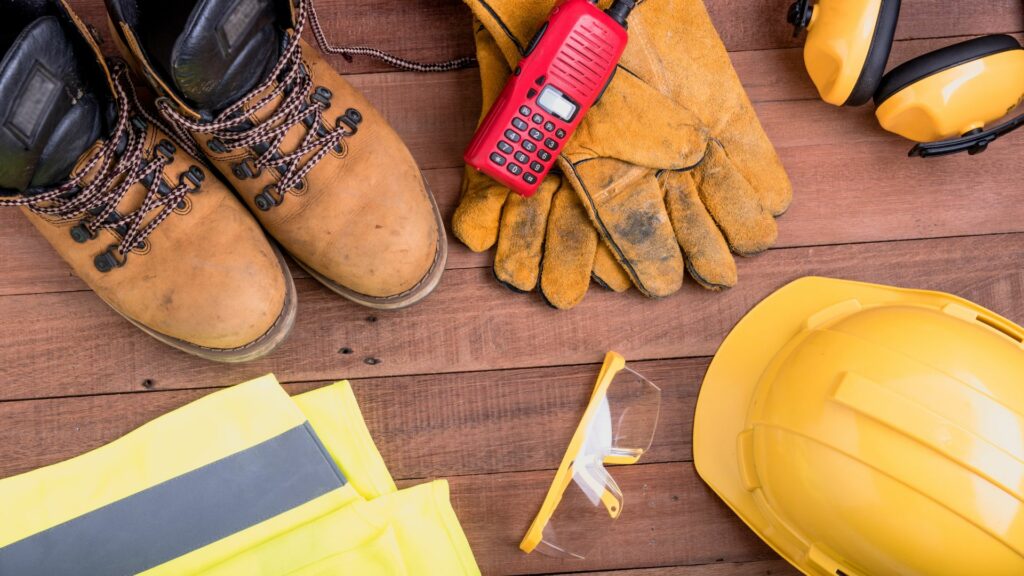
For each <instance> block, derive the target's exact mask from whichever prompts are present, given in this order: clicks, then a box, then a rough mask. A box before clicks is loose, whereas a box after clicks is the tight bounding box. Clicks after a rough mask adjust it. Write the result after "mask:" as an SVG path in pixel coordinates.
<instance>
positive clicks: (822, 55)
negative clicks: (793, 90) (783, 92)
mask: <svg viewBox="0 0 1024 576" xmlns="http://www.w3.org/2000/svg"><path fill="white" fill-rule="evenodd" d="M899 13H900V0H821V1H820V2H818V3H817V4H816V5H814V6H813V7H812V6H811V5H810V3H809V1H808V0H798V2H796V3H795V4H794V5H793V6H792V7H791V8H790V15H789V19H790V22H791V23H793V25H794V26H795V27H796V30H797V32H798V33H799V31H800V30H802V29H803V28H804V27H806V28H807V29H808V35H807V42H806V44H805V46H804V63H805V65H806V67H807V72H808V74H810V76H811V80H812V81H814V84H815V86H816V87H817V88H818V93H819V94H821V98H822V99H823V100H825V101H826V102H828V103H830V104H834V105H836V106H844V105H851V106H858V105H861V104H864V103H865V102H867V101H868V100H870V99H871V96H872V95H873V94H874V92H875V89H876V88H877V86H878V82H879V80H880V78H881V77H882V72H884V71H885V65H886V62H888V60H889V51H890V49H891V48H892V41H893V37H894V36H895V33H896V22H897V21H898V20H899Z"/></svg>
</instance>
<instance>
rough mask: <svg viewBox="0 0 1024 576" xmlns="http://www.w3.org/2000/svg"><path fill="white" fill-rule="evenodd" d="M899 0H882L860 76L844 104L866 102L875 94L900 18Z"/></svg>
mask: <svg viewBox="0 0 1024 576" xmlns="http://www.w3.org/2000/svg"><path fill="white" fill-rule="evenodd" d="M900 2H901V0H882V5H881V7H879V9H878V21H877V22H876V23H875V32H874V36H873V37H872V39H871V48H870V49H868V55H867V57H866V58H865V59H864V67H863V68H861V71H860V77H859V78H857V84H855V85H854V87H853V90H852V91H851V92H850V96H849V97H848V98H847V99H846V102H845V104H844V106H860V105H862V104H866V103H867V101H868V100H871V97H872V96H873V95H874V94H875V91H876V90H877V88H878V83H879V82H880V81H881V78H882V74H884V73H885V66H886V64H887V63H888V62H889V51H890V50H892V43H893V39H894V38H895V37H896V23H897V22H899V19H900Z"/></svg>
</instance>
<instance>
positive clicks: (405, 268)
mask: <svg viewBox="0 0 1024 576" xmlns="http://www.w3.org/2000/svg"><path fill="white" fill-rule="evenodd" d="M107 7H108V10H109V13H110V17H111V27H112V29H113V33H114V36H115V37H116V39H117V41H118V43H119V45H120V47H121V49H122V50H123V51H124V52H125V53H126V54H128V55H129V57H130V58H131V59H132V60H133V62H134V64H135V65H137V66H138V68H139V69H140V70H141V71H142V73H143V75H144V76H145V77H146V78H147V79H148V80H149V82H150V83H151V84H152V85H153V87H154V88H155V89H156V90H157V92H158V93H159V94H161V95H162V96H163V98H161V99H160V100H159V101H158V106H159V107H160V109H161V113H162V114H163V115H164V117H165V118H166V119H168V121H169V122H170V123H171V124H172V125H174V126H177V127H178V128H180V129H181V130H182V132H183V133H184V134H188V135H189V136H191V137H192V138H194V139H195V141H196V142H197V144H198V147H199V149H201V150H202V154H204V155H205V156H206V157H207V158H208V159H209V160H210V161H211V163H212V164H213V165H214V166H215V167H216V168H217V169H218V170H220V172H221V173H222V174H223V175H224V177H225V178H226V179H227V180H228V182H230V184H231V185H232V186H233V187H234V188H235V190H237V191H238V193H239V195H240V196H241V197H242V198H243V199H244V200H245V202H246V203H248V205H249V207H250V208H251V209H252V211H253V213H254V214H255V215H256V217H257V218H258V219H259V220H260V222H261V223H262V224H263V227H264V228H266V230H267V231H268V232H269V233H270V234H271V235H272V236H273V237H274V238H275V239H277V241H278V242H279V243H280V244H281V245H282V246H284V247H285V249H286V250H288V252H290V253H291V255H292V256H293V257H294V258H295V259H296V260H297V261H298V262H299V264H300V265H302V266H303V267H304V268H306V270H308V271H309V272H310V273H311V274H312V275H313V276H314V277H316V278H317V279H318V280H320V281H321V282H322V283H324V284H325V285H327V286H328V287H329V288H331V289H332V290H334V291H335V292H337V293H338V294H341V295H342V296H344V297H346V298H349V299H351V300H353V301H355V302H358V303H360V304H364V305H366V306H370V307H374V308H401V307H404V306H408V305H410V304H413V303H415V302H417V301H419V300H420V299H422V298H424V297H425V296H426V295H427V294H429V293H430V292H431V291H432V290H433V289H434V288H435V287H436V286H437V284H438V282H439V281H440V278H441V274H442V273H443V271H444V264H445V260H446V257H447V244H446V238H445V234H444V225H443V223H442V220H441V216H440V213H439V212H438V209H437V206H436V204H435V203H434V199H433V197H432V196H431V195H430V193H429V192H428V191H427V187H426V183H425V182H424V180H423V176H422V175H421V174H420V171H419V169H418V168H417V166H416V163H415V161H414V160H413V158H412V155H411V154H410V153H409V151H408V149H407V148H406V147H405V145H404V144H403V143H402V141H401V140H400V139H399V137H398V135H397V134H396V133H395V132H394V130H393V129H392V128H391V126H389V125H388V123H387V121H386V120H385V119H384V118H383V117H382V116H381V115H380V113H379V112H377V110H375V109H374V108H373V106H371V105H370V103H369V102H368V101H367V100H366V99H365V98H364V97H363V96H362V94H360V93H359V92H358V91H357V90H356V89H355V88H353V87H352V86H351V85H350V84H349V83H348V82H346V81H345V80H343V79H342V78H341V76H339V75H338V73H337V72H335V71H334V70H333V69H332V68H331V66H330V65H329V64H328V63H327V62H326V61H325V60H324V58H323V57H322V56H321V54H320V53H319V52H317V51H316V50H315V49H313V48H312V47H311V46H310V45H309V44H307V43H306V42H305V41H303V40H302V33H303V30H304V29H305V27H306V20H307V18H306V16H307V10H309V5H308V0H186V1H175V2H169V1H167V0H107Z"/></svg>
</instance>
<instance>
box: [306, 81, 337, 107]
mask: <svg viewBox="0 0 1024 576" xmlns="http://www.w3.org/2000/svg"><path fill="white" fill-rule="evenodd" d="M333 97H334V94H333V93H332V92H331V91H330V90H328V89H327V88H325V87H323V86H317V87H316V90H314V91H313V94H311V95H310V97H309V99H310V101H312V102H315V103H317V104H320V105H321V106H323V107H324V108H330V107H331V98H333Z"/></svg>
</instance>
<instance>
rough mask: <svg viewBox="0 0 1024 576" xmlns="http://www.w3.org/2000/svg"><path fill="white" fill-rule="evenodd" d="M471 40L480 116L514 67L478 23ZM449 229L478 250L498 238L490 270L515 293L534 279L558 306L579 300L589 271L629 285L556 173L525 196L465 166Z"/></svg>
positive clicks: (613, 284)
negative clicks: (480, 89)
mask: <svg viewBox="0 0 1024 576" xmlns="http://www.w3.org/2000/svg"><path fill="white" fill-rule="evenodd" d="M476 43H477V60H478V61H479V63H480V80H481V84H482V85H483V100H484V106H483V110H484V112H483V115H482V116H481V119H482V118H483V116H486V114H487V111H488V110H490V108H491V106H492V105H493V104H494V101H495V100H497V99H498V96H499V94H501V89H502V88H503V87H504V85H505V81H506V80H507V79H508V77H509V75H510V74H511V72H512V70H511V69H510V68H509V65H508V63H507V62H506V61H505V57H504V55H503V54H502V53H501V50H499V49H498V45H497V44H496V43H495V42H494V38H492V37H491V35H490V33H489V32H487V30H486V29H484V28H483V27H482V26H479V25H477V32H476ZM452 228H453V231H454V233H455V235H456V236H457V237H458V238H459V239H460V240H462V242H463V243H464V244H466V246H468V247H469V248H470V249H472V250H474V251H477V252H483V251H485V250H490V249H491V248H492V247H493V246H494V244H495V242H497V245H498V249H497V253H496V255H495V258H494V275H495V277H496V278H497V279H498V281H500V282H501V283H503V284H505V285H506V286H508V287H510V288H512V289H513V290H516V291H518V292H531V291H533V290H534V289H535V288H536V287H537V285H538V283H539V284H540V287H541V293H542V294H543V296H544V298H545V299H546V300H547V302H548V303H549V304H551V305H552V306H554V307H556V308H561V309H568V308H572V307H573V306H576V305H577V304H579V302H580V301H581V300H582V299H583V297H584V296H585V295H586V293H587V290H588V288H589V286H590V280H591V277H593V278H595V279H597V281H598V282H600V283H602V284H604V285H605V286H608V287H609V288H611V289H613V290H615V291H617V292H622V291H625V290H628V289H629V287H630V286H631V285H632V284H631V282H630V279H629V276H627V275H626V273H625V271H623V270H622V268H621V267H620V266H619V265H618V263H617V262H616V261H615V258H614V257H613V256H612V254H611V252H610V251H609V249H608V247H607V246H606V245H605V244H603V243H602V242H600V240H599V238H598V234H597V230H595V229H594V226H593V225H592V224H591V223H590V219H589V218H588V216H587V212H586V210H585V209H584V208H583V205H582V204H580V201H579V197H578V196H577V195H576V193H575V191H574V190H573V189H572V188H571V187H570V186H569V184H568V182H566V181H564V180H563V178H562V177H561V176H560V175H557V174H552V175H549V176H548V177H547V179H546V180H545V181H544V183H543V184H542V185H541V187H540V189H539V190H538V191H537V193H536V194H535V195H534V196H533V197H531V198H523V197H521V196H519V195H518V194H515V193H513V192H511V191H510V190H509V189H508V188H505V187H503V186H501V185H500V184H498V183H497V182H495V181H494V180H492V179H491V178H490V177H488V176H486V175H484V174H481V173H479V172H477V171H476V170H474V169H473V168H470V167H467V168H466V174H465V177H464V178H463V183H462V200H461V203H460V204H459V207H458V208H457V209H456V211H455V216H454V218H453V219H452ZM499 230H500V232H499Z"/></svg>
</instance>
